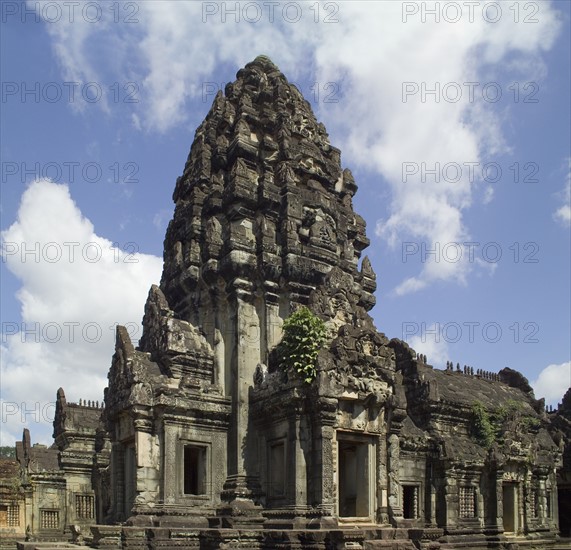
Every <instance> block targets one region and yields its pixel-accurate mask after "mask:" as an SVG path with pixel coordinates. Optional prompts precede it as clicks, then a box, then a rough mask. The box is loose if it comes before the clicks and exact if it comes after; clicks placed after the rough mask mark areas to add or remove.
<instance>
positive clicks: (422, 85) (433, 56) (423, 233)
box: [31, 1, 568, 294]
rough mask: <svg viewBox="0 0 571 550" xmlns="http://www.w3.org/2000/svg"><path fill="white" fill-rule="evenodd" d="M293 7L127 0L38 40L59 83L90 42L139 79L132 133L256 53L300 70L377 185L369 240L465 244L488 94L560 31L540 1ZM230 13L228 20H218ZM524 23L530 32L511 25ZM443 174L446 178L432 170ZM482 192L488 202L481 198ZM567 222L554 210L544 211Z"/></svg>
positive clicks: (80, 71) (432, 272)
mask: <svg viewBox="0 0 571 550" xmlns="http://www.w3.org/2000/svg"><path fill="white" fill-rule="evenodd" d="M31 4H32V5H33V3H31ZM36 4H37V3H36ZM293 4H296V5H297V6H298V8H299V10H301V11H299V12H298V13H294V12H293V11H291V9H290V11H289V12H286V13H284V11H283V10H284V9H285V8H284V5H281V4H280V5H279V6H278V7H274V8H270V7H269V6H270V5H271V3H267V2H266V3H264V2H258V3H254V2H241V3H240V2H236V3H235V2H231V3H228V2H178V1H162V2H140V3H138V4H137V7H138V12H137V14H136V17H137V24H136V25H131V26H128V25H110V24H97V25H91V26H87V27H86V26H85V25H77V26H75V25H71V26H69V25H65V24H63V23H62V24H57V23H56V24H50V26H49V29H50V30H49V32H50V35H51V37H52V40H53V44H54V49H55V52H56V54H57V55H58V58H59V60H60V62H61V64H62V66H63V68H64V74H69V75H71V76H74V75H78V76H77V78H80V77H81V78H83V79H87V78H88V77H90V75H92V74H95V75H96V74H98V73H99V72H101V71H102V69H103V64H104V63H105V64H106V63H107V60H106V58H105V57H103V56H99V55H97V54H96V52H98V51H99V49H98V48H91V47H90V44H92V43H93V42H94V41H97V44H109V45H111V46H112V47H113V51H114V52H129V55H128V56H127V55H124V56H121V55H113V56H111V59H113V65H112V66H110V67H106V70H108V71H116V75H117V78H124V75H132V77H133V78H137V79H138V81H140V82H141V83H142V88H143V89H144V93H145V103H144V106H143V105H138V106H137V107H138V108H139V109H140V110H139V111H138V112H137V113H136V114H135V115H134V117H133V120H134V125H135V128H142V129H146V130H158V131H160V132H166V131H168V130H169V129H170V128H172V127H174V126H176V125H179V124H184V123H185V121H186V120H187V118H188V115H189V107H190V105H191V100H195V101H196V100H197V99H198V98H202V97H203V94H204V91H205V86H211V85H214V86H215V87H217V86H218V87H221V86H219V84H217V83H216V81H215V72H216V70H217V68H219V67H221V66H222V67H224V70H225V71H226V68H227V70H228V71H231V70H232V69H233V68H236V67H240V66H242V65H244V64H245V63H246V62H248V61H250V60H251V59H253V58H254V57H255V56H256V55H258V54H261V53H264V54H267V55H270V56H271V57H272V58H273V59H274V61H275V62H276V63H278V65H279V66H280V68H281V69H282V70H283V71H284V72H285V73H286V74H287V75H288V76H289V77H290V78H291V79H293V80H296V79H297V78H298V77H301V76H303V75H305V76H308V74H309V72H310V71H311V72H312V76H313V78H317V81H318V82H317V83H316V84H317V85H318V86H319V87H320V89H321V91H322V92H323V91H326V90H325V86H326V85H327V84H329V83H333V84H334V85H335V86H336V88H335V89H336V90H337V91H338V93H336V94H335V98H334V99H336V100H338V102H337V103H325V99H326V97H328V95H327V94H325V93H322V94H321V100H320V106H319V111H320V112H319V113H318V114H319V116H320V118H321V119H322V120H323V122H324V123H325V124H326V125H327V127H328V129H329V131H330V132H331V133H332V134H334V135H335V136H339V137H338V138H337V139H336V140H335V144H336V145H339V146H341V147H342V149H343V151H344V153H345V155H346V157H348V158H349V160H350V162H351V163H358V164H360V165H362V166H365V167H367V168H369V169H371V170H374V171H376V172H377V173H378V174H379V175H381V176H382V177H383V178H384V180H385V181H387V182H388V184H389V186H390V188H391V191H392V197H391V201H390V205H389V215H388V216H387V217H386V219H382V220H379V222H378V224H377V228H376V233H377V235H378V236H379V237H380V238H382V239H385V240H386V242H387V243H389V244H390V245H392V246H397V245H399V244H400V243H401V242H402V241H403V240H404V239H415V240H416V241H417V242H423V243H425V244H426V245H427V246H429V247H431V248H432V247H434V245H435V243H440V244H441V245H443V244H445V243H448V242H454V243H462V242H465V241H467V240H468V241H469V240H470V231H469V228H468V227H467V226H466V223H465V221H464V217H463V216H464V213H465V211H466V210H467V209H469V208H470V206H471V205H472V203H473V199H474V193H475V189H476V187H477V186H478V184H480V183H481V181H482V179H483V177H482V166H483V165H484V164H485V163H486V162H487V161H488V160H490V155H492V156H497V155H501V154H508V153H510V151H511V147H510V144H509V143H506V140H505V138H504V135H503V132H502V129H503V125H504V124H505V122H506V120H508V121H509V116H510V111H509V108H508V107H504V106H502V105H505V104H502V103H498V104H496V103H494V102H493V101H492V100H491V99H493V98H494V97H495V94H497V92H498V88H499V92H500V94H502V95H503V97H504V98H505V97H507V96H509V95H510V94H511V93H512V92H511V91H510V90H509V86H510V84H512V82H509V81H506V77H504V76H502V75H504V74H506V73H509V74H510V75H513V77H514V80H515V79H517V80H519V81H524V80H528V81H529V80H532V79H540V78H541V77H542V76H544V75H545V72H546V68H545V64H544V63H543V61H542V54H543V53H544V52H546V51H547V50H549V49H550V48H551V47H552V45H553V43H554V41H555V39H556V37H557V36H558V34H559V30H560V28H561V22H560V21H559V19H558V12H557V11H556V10H555V9H554V8H553V5H552V3H551V2H550V1H545V2H541V4H540V6H539V7H540V13H536V14H533V13H529V8H530V6H531V7H532V8H533V6H534V5H535V4H533V3H526V2H523V1H521V2H517V4H516V3H512V4H510V7H509V8H508V7H507V6H503V8H502V7H501V6H502V5H501V4H499V3H494V5H499V6H500V10H501V11H500V14H499V15H500V16H499V18H498V14H497V13H496V12H494V10H493V9H488V8H486V9H484V8H485V6H486V5H487V4H489V3H481V4H480V5H478V6H473V5H472V4H471V3H442V2H439V3H438V2H436V3H435V2H419V3H416V4H415V3H412V2H404V3H403V2H397V1H395V2H384V1H377V2H369V1H367V2H364V1H354V2H342V3H335V2H326V1H323V2H320V3H313V2H312V3H310V2H297V3H295V2H294V3H288V5H290V6H291V5H293ZM449 4H454V5H456V6H460V7H462V11H461V13H460V14H459V15H460V18H459V19H458V20H457V21H452V20H453V19H454V18H455V17H456V15H457V14H456V13H452V12H447V13H443V12H442V13H440V22H438V23H436V22H435V21H434V16H431V15H427V13H425V14H424V15H423V11H425V12H428V11H429V10H434V8H437V11H439V10H442V9H443V6H448V5H449ZM235 6H238V10H237V12H236V11H228V10H230V9H231V10H233V9H234V7H235ZM256 6H258V8H256ZM415 6H416V8H418V10H417V11H416V12H415V13H413V12H414V10H415ZM516 6H517V9H518V10H519V11H517V10H516ZM453 7H454V6H453ZM332 8H333V11H331V10H332ZM447 9H448V8H447ZM453 11H454V10H453ZM516 11H517V13H518V16H517V17H516V15H515V14H516ZM405 13H406V16H405ZM298 16H299V19H297V17H298ZM526 18H527V19H529V18H532V19H533V24H529V23H528V24H524V22H523V21H524V19H526ZM451 21H452V22H451ZM120 29H121V30H120ZM111 46H110V47H111ZM216 74H219V73H216ZM208 89H210V88H208ZM431 90H436V92H434V93H430V91H431ZM305 93H306V95H307V94H308V92H307V91H305ZM210 100H211V98H210ZM491 160H495V158H492V159H491ZM454 165H457V166H460V167H461V170H460V172H459V174H455V173H454V170H453V169H452V170H450V171H444V167H445V166H452V168H454ZM471 167H474V169H472V168H471ZM431 170H436V174H437V175H436V177H435V175H434V174H433V173H432V174H431V173H430V171H431ZM484 197H485V198H484V201H489V200H492V198H493V197H492V194H491V193H490V192H489V190H488V191H486V192H485V195H484ZM567 215H568V210H565V209H563V210H562V211H561V213H559V211H558V213H557V214H556V216H557V217H558V218H562V219H566V217H567ZM474 265H476V264H471V263H470V262H469V261H468V260H467V258H463V259H462V260H461V261H458V262H453V263H452V262H443V261H440V262H433V261H428V262H426V263H424V264H423V267H422V268H421V270H420V272H419V273H417V274H414V275H413V276H410V277H408V278H407V279H406V280H405V281H403V282H402V283H401V284H399V285H398V286H397V288H396V289H395V291H396V293H397V294H407V293H411V292H418V291H420V290H422V289H426V288H427V287H428V286H429V285H430V284H432V283H434V282H436V281H456V282H457V283H460V284H465V283H466V282H467V277H468V276H469V273H470V271H471V269H472V268H473V267H474Z"/></svg>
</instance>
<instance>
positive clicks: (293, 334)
mask: <svg viewBox="0 0 571 550" xmlns="http://www.w3.org/2000/svg"><path fill="white" fill-rule="evenodd" d="M325 334H326V329H325V323H324V322H323V321H322V320H321V319H320V318H319V317H317V316H316V315H314V314H313V313H312V312H311V311H310V310H309V309H308V308H307V307H305V306H304V307H300V308H299V309H297V310H296V311H294V312H293V313H292V314H291V315H290V316H289V317H288V318H287V319H286V320H285V321H284V324H283V338H282V341H281V342H280V344H279V347H278V354H279V355H278V356H279V363H280V366H281V368H283V369H284V370H286V371H288V370H292V371H294V372H295V373H296V374H297V375H299V376H301V378H303V380H304V382H306V383H307V384H310V383H311V382H312V381H313V380H314V378H315V376H316V363H317V355H318V354H319V350H320V349H321V347H322V346H323V342H324V341H325Z"/></svg>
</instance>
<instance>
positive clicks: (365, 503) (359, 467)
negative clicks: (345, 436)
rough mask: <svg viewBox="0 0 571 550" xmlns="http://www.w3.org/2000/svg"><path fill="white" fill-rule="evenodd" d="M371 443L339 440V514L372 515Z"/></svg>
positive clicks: (361, 516) (360, 516) (347, 515)
mask: <svg viewBox="0 0 571 550" xmlns="http://www.w3.org/2000/svg"><path fill="white" fill-rule="evenodd" d="M370 446H371V445H370V443H369V442H368V441H362V440H361V441H353V440H341V441H339V460H338V465H339V516H340V517H350V518H365V517H369V516H370V515H371V505H370V501H371V480H370V472H371V468H370V464H369V456H370Z"/></svg>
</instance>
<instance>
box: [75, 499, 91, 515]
mask: <svg viewBox="0 0 571 550" xmlns="http://www.w3.org/2000/svg"><path fill="white" fill-rule="evenodd" d="M75 517H76V518H77V519H93V518H94V517H95V499H94V498H93V495H75Z"/></svg>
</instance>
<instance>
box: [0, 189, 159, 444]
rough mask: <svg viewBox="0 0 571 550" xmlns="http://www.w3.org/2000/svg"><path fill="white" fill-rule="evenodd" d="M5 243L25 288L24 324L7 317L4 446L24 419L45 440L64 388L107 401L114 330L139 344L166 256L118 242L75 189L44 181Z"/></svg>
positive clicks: (25, 198) (75, 395)
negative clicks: (84, 208)
mask: <svg viewBox="0 0 571 550" xmlns="http://www.w3.org/2000/svg"><path fill="white" fill-rule="evenodd" d="M2 249H3V261H4V262H6V265H7V267H8V269H9V270H10V271H11V272H12V273H13V274H14V275H15V276H16V277H17V278H18V279H19V280H20V282H21V285H22V286H21V288H20V290H19V291H18V293H17V298H18V300H19V302H20V304H21V320H20V319H14V320H9V319H4V320H3V335H2V364H1V373H2V402H3V405H2V415H3V418H2V422H3V425H2V439H3V443H2V444H4V441H6V440H10V439H12V438H18V439H19V438H20V437H21V430H22V427H23V424H22V421H23V422H24V424H28V425H30V424H34V425H33V426H30V427H31V428H32V431H33V432H34V431H35V432H36V433H38V431H39V432H40V434H41V436H42V437H44V438H45V439H47V438H48V436H49V435H50V433H51V432H48V431H46V429H45V426H46V424H49V423H50V422H51V421H52V416H53V408H51V406H50V405H49V403H51V402H53V401H54V399H55V393H56V391H57V389H58V387H60V386H61V387H63V388H64V390H65V391H66V395H67V396H68V397H69V398H70V399H71V400H73V401H75V400H78V399H80V398H83V399H92V400H101V399H102V397H103V388H104V387H105V385H106V376H107V372H108V370H109V367H110V364H111V356H112V354H113V351H114V338H115V330H114V327H115V325H116V324H123V325H126V326H127V328H128V329H129V331H130V333H131V334H132V335H133V339H134V340H135V343H136V341H137V339H138V338H139V337H140V335H141V320H142V316H143V308H144V304H145V300H146V296H147V293H148V291H149V287H150V285H151V284H152V283H156V282H158V281H159V280H160V274H161V269H162V259H161V258H157V257H155V256H151V255H146V254H139V253H137V254H134V255H128V254H127V253H126V252H125V251H123V250H120V249H117V248H113V246H112V242H111V241H109V240H107V239H105V238H103V237H101V236H99V235H97V234H96V233H95V230H94V227H93V225H92V223H91V222H90V221H89V220H88V219H86V218H85V217H84V216H83V215H82V213H81V211H80V210H79V209H78V207H77V206H76V204H75V203H74V202H73V200H72V198H71V196H70V193H69V188H68V187H67V186H66V185H59V184H55V183H53V182H50V181H46V180H41V181H36V182H33V183H32V184H31V185H30V186H29V187H28V188H27V189H26V191H25V192H24V193H23V195H22V198H21V202H20V207H19V210H18V217H17V220H16V222H14V224H12V226H10V227H9V228H8V229H6V230H5V231H3V232H2ZM26 332H27V334H26ZM30 396H33V402H30ZM14 407H16V408H14ZM26 410H27V411H28V413H27V414H26V413H25V411H26ZM44 413H47V414H44ZM22 415H23V418H22ZM36 422H37V423H39V424H40V425H39V426H38V425H35V423H36ZM42 428H43V429H42ZM35 439H37V437H35Z"/></svg>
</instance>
